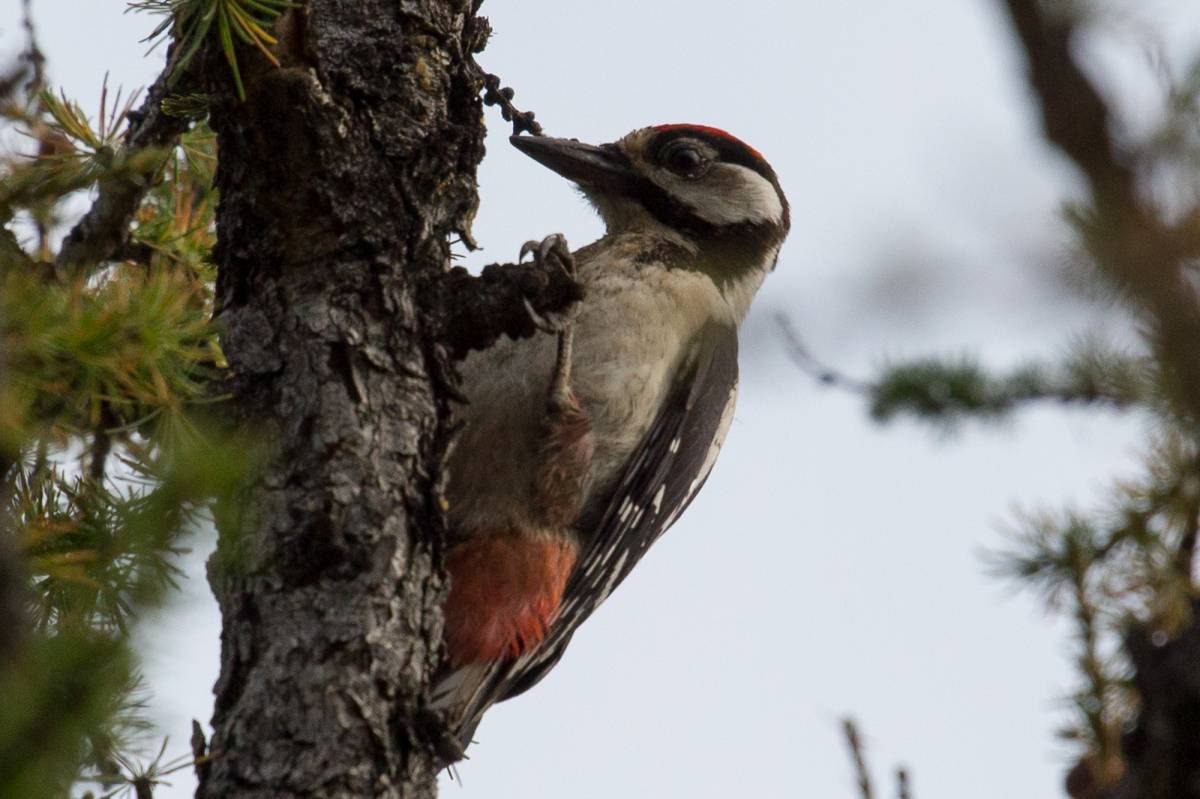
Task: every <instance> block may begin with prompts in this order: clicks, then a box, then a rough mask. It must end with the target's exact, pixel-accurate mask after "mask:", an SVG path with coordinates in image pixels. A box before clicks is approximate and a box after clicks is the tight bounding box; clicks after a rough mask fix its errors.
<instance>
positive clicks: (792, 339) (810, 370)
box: [775, 312, 872, 394]
mask: <svg viewBox="0 0 1200 799" xmlns="http://www.w3.org/2000/svg"><path fill="white" fill-rule="evenodd" d="M775 324H777V325H779V332H780V334H781V335H782V336H783V343H784V346H785V347H786V349H787V353H788V357H790V358H791V359H792V363H794V364H796V366H797V367H799V368H800V371H802V372H804V373H805V374H808V375H811V376H812V378H813V379H814V380H816V381H817V382H818V383H821V384H822V385H826V386H833V387H834V388H844V389H846V390H848V391H853V392H854V393H855V394H870V393H871V388H872V386H871V384H870V383H866V382H864V381H862V380H856V379H854V378H853V377H848V376H847V375H845V374H843V373H841V372H839V371H837V370H836V369H834V368H832V367H830V366H826V365H825V364H823V363H821V361H819V360H817V358H816V357H815V356H813V354H812V353H811V352H809V351H808V347H806V346H805V345H804V342H803V341H802V340H801V338H800V334H799V332H797V331H796V327H795V325H793V324H792V320H791V319H790V318H789V317H788V316H787V315H786V314H784V313H782V312H781V313H778V314H776V315H775Z"/></svg>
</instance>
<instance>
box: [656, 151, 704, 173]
mask: <svg viewBox="0 0 1200 799" xmlns="http://www.w3.org/2000/svg"><path fill="white" fill-rule="evenodd" d="M663 163H664V164H665V165H666V166H667V168H668V169H670V170H671V171H672V172H675V173H676V174H679V175H684V176H686V177H689V178H694V177H696V176H697V175H699V174H700V172H702V171H703V168H704V165H705V158H704V154H703V153H701V152H700V151H699V150H697V149H696V148H695V147H692V146H690V145H687V144H681V145H678V146H676V147H671V148H669V149H668V150H667V152H665V153H663Z"/></svg>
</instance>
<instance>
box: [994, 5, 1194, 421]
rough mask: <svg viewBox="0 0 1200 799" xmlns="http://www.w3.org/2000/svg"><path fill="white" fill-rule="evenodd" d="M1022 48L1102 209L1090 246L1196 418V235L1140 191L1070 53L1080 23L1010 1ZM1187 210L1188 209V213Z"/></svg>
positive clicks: (1045, 107)
mask: <svg viewBox="0 0 1200 799" xmlns="http://www.w3.org/2000/svg"><path fill="white" fill-rule="evenodd" d="M1005 5H1006V7H1007V9H1008V13H1009V16H1010V17H1011V19H1012V23H1013V27H1014V28H1015V29H1016V32H1017V35H1018V37H1019V38H1020V41H1021V45H1022V47H1023V48H1024V51H1025V55H1026V58H1027V61H1028V67H1029V83H1030V86H1031V87H1032V88H1033V90H1034V93H1035V94H1036V96H1037V99H1038V102H1039V104H1040V106H1041V112H1042V124H1043V127H1044V129H1045V133H1046V138H1047V139H1048V140H1049V141H1050V142H1051V143H1052V144H1054V145H1055V146H1056V147H1058V149H1060V150H1061V151H1062V152H1063V153H1064V154H1065V155H1066V156H1067V157H1068V158H1070V159H1071V160H1072V161H1073V162H1074V163H1075V165H1076V166H1077V167H1079V169H1080V170H1081V171H1082V172H1083V174H1084V176H1085V177H1086V178H1087V181H1088V183H1089V185H1090V188H1091V193H1092V202H1093V204H1094V212H1095V214H1096V217H1097V218H1096V220H1095V226H1094V235H1093V236H1092V237H1091V238H1092V240H1091V241H1090V242H1089V244H1090V245H1091V247H1092V250H1093V254H1094V255H1095V256H1096V260H1097V261H1098V263H1099V265H1100V267H1101V268H1102V269H1103V270H1104V272H1105V273H1107V275H1108V276H1109V277H1110V278H1111V279H1112V280H1114V281H1115V282H1116V283H1117V284H1118V285H1119V286H1120V287H1122V288H1123V289H1124V290H1125V291H1127V292H1128V294H1129V295H1130V297H1131V298H1132V299H1133V300H1134V301H1135V302H1136V303H1137V304H1138V305H1140V306H1141V307H1142V309H1143V310H1144V311H1145V312H1146V315H1147V317H1148V321H1149V322H1150V324H1151V336H1152V340H1153V343H1154V346H1155V350H1156V351H1157V352H1158V353H1159V354H1160V355H1161V356H1162V361H1163V364H1164V366H1165V367H1166V369H1167V371H1168V373H1169V375H1168V376H1169V377H1170V378H1171V382H1172V384H1173V386H1172V388H1173V389H1174V392H1173V393H1174V394H1175V398H1176V400H1177V401H1178V402H1179V404H1180V406H1181V407H1182V408H1183V409H1185V411H1186V413H1187V414H1188V416H1189V417H1190V418H1191V421H1192V424H1193V425H1195V424H1196V423H1197V421H1200V348H1198V347H1197V346H1196V342H1198V341H1200V303H1198V302H1197V298H1196V294H1195V291H1194V289H1193V288H1192V285H1191V283H1190V282H1189V281H1188V280H1187V278H1186V276H1185V274H1184V268H1185V265H1184V262H1185V260H1186V259H1187V258H1189V257H1194V256H1195V255H1196V254H1197V253H1196V252H1195V251H1194V246H1195V236H1194V234H1189V232H1188V230H1187V228H1186V227H1185V228H1180V229H1176V228H1172V227H1171V226H1169V225H1167V224H1166V223H1165V222H1164V221H1163V220H1162V219H1161V218H1160V217H1159V216H1158V215H1157V213H1156V212H1155V210H1154V209H1152V208H1151V207H1150V205H1149V204H1148V203H1145V202H1143V200H1142V199H1141V198H1140V197H1139V196H1138V192H1137V185H1136V176H1135V174H1134V171H1133V170H1132V169H1131V168H1130V167H1129V165H1128V164H1127V163H1126V161H1127V159H1126V157H1125V156H1124V154H1123V153H1122V152H1121V150H1120V148H1119V147H1118V146H1117V144H1116V143H1115V142H1114V140H1113V135H1112V132H1111V126H1112V122H1113V120H1112V114H1111V113H1110V111H1109V108H1108V105H1107V104H1106V103H1105V101H1104V99H1103V98H1102V97H1101V95H1100V93H1099V92H1098V91H1097V90H1096V88H1095V86H1093V85H1092V83H1091V81H1090V80H1089V79H1088V78H1087V76H1086V75H1085V74H1084V72H1083V70H1082V69H1080V67H1079V65H1078V64H1077V63H1076V61H1075V59H1074V57H1073V56H1072V53H1071V44H1072V40H1073V39H1074V37H1075V33H1076V30H1077V20H1075V19H1072V18H1071V17H1070V16H1069V15H1067V14H1063V13H1051V12H1049V11H1047V10H1046V8H1045V6H1046V4H1045V3H1042V2H1039V0H1005ZM1186 216H1191V214H1188V215H1185V217H1186Z"/></svg>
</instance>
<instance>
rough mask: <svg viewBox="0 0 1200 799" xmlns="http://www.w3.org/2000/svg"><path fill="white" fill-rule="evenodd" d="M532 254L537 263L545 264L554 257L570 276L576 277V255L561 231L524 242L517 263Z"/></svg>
mask: <svg viewBox="0 0 1200 799" xmlns="http://www.w3.org/2000/svg"><path fill="white" fill-rule="evenodd" d="M530 254H532V255H533V262H534V263H535V264H544V263H546V261H547V260H548V259H550V258H553V259H554V260H555V262H557V264H558V265H559V267H560V268H561V269H562V270H563V271H564V272H566V273H567V275H568V276H569V277H571V278H574V277H575V257H574V256H573V255H571V248H570V247H569V246H567V240H566V238H565V237H564V236H563V235H562V234H561V233H551V234H550V235H549V236H547V237H546V238H544V239H542V240H541V241H527V242H525V243H524V244H522V245H521V252H520V253H519V254H518V255H517V263H521V262H522V261H524V260H525V256H526V255H530Z"/></svg>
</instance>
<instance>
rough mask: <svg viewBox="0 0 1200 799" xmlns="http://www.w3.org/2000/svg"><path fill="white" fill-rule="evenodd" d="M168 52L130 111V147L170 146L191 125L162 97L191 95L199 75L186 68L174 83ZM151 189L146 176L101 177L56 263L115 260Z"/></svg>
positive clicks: (72, 266)
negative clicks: (166, 110) (138, 105)
mask: <svg viewBox="0 0 1200 799" xmlns="http://www.w3.org/2000/svg"><path fill="white" fill-rule="evenodd" d="M170 65H171V58H170V54H169V53H168V56H167V67H164V69H163V71H162V73H160V74H159V76H158V79H157V80H155V81H154V85H153V86H151V87H150V91H148V92H146V99H145V101H144V102H143V103H142V107H141V108H140V109H138V110H137V111H133V112H130V113H129V115H128V118H129V130H128V132H127V133H126V134H125V144H124V150H125V152H126V153H132V152H134V151H137V150H146V149H154V148H166V147H170V146H172V145H174V143H175V140H176V139H177V138H178V137H179V136H180V135H181V134H182V133H183V132H184V131H185V130H187V128H188V125H189V124H190V120H189V119H188V118H187V117H181V116H172V115H170V114H167V113H164V112H163V109H162V102H163V100H164V99H165V98H166V96H167V94H168V91H169V92H170V93H172V94H179V93H182V94H187V93H189V91H190V88H191V87H190V84H191V82H192V81H193V80H194V79H195V76H194V73H192V72H191V71H190V70H189V71H184V72H183V73H181V74H180V76H179V78H178V80H177V82H176V84H175V85H174V87H172V88H170V89H169V88H168V78H169V73H170V72H171V66H170ZM149 188H150V180H149V178H148V177H147V176H144V175H115V176H111V177H108V178H105V179H103V180H101V181H100V185H99V190H98V196H97V197H96V201H95V202H94V203H92V207H91V208H90V209H89V210H88V212H87V213H86V214H84V215H83V218H82V219H80V220H79V222H78V223H76V225H75V227H74V228H72V229H71V232H70V233H69V234H68V235H67V237H66V238H65V239H64V240H63V243H62V248H61V249H60V250H59V252H58V258H57V259H56V260H55V265H56V266H57V267H58V268H59V270H60V271H63V272H66V273H70V272H87V271H88V270H90V269H92V268H93V267H95V266H96V265H97V264H100V263H103V262H104V261H106V260H109V259H111V258H112V257H113V256H114V254H115V253H116V252H117V251H118V249H119V248H120V247H121V245H122V244H124V243H125V241H126V239H127V238H128V236H129V222H130V220H132V219H133V214H134V212H135V211H137V207H138V204H139V203H140V202H141V200H142V196H143V195H144V194H145V193H146V191H147V190H148V189H149Z"/></svg>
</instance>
